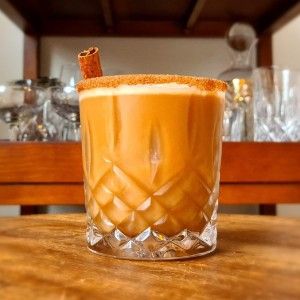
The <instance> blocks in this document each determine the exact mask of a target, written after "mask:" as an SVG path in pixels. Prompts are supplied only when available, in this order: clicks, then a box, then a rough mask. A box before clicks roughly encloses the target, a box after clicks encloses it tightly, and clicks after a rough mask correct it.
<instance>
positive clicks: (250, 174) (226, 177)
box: [0, 142, 300, 183]
mask: <svg viewBox="0 0 300 300" xmlns="http://www.w3.org/2000/svg"><path fill="white" fill-rule="evenodd" d="M0 165H1V166H2V168H0V182H2V183H26V182H27V183H30V182H34V183H36V182H40V183H43V182H44V183H45V182H48V183H53V182H56V183H63V182H69V183H81V182H82V161H81V144H80V143H34V142H33V143H11V142H1V143H0ZM4 166H5V167H4ZM221 181H222V182H224V183H270V182H273V183H280V182H282V183H286V182H290V183H293V182H295V183H297V182H300V143H251V142H243V143H230V142H229V143H223V155H222V167H221Z"/></svg>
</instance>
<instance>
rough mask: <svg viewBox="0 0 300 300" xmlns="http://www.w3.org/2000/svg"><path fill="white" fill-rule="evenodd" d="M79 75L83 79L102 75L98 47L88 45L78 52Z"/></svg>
mask: <svg viewBox="0 0 300 300" xmlns="http://www.w3.org/2000/svg"><path fill="white" fill-rule="evenodd" d="M78 62H79V66H80V71H81V75H82V77H83V78H84V79H87V78H93V77H100V76H102V69H101V63H100V56H99V49H98V48H97V47H90V48H89V49H87V50H84V51H82V52H80V53H79V54H78Z"/></svg>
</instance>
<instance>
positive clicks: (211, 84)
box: [76, 74, 227, 92]
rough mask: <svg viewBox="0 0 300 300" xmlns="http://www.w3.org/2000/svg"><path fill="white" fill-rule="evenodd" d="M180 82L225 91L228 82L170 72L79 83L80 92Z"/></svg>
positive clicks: (129, 75) (103, 78)
mask: <svg viewBox="0 0 300 300" xmlns="http://www.w3.org/2000/svg"><path fill="white" fill-rule="evenodd" d="M167 83H178V84H186V85H189V86H190V87H196V88H198V89H199V90H201V91H211V92H225V91H226V90H227V84H226V82H224V81H222V80H220V79H214V78H207V77H197V76H186V75H168V74H128V75H111V76H101V77H95V78H88V79H84V80H81V81H80V82H79V83H77V85H76V87H77V90H78V92H80V91H83V90H89V89H93V88H117V87H119V86H120V85H133V86H134V85H151V84H167Z"/></svg>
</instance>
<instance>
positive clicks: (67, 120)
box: [50, 63, 80, 141]
mask: <svg viewBox="0 0 300 300" xmlns="http://www.w3.org/2000/svg"><path fill="white" fill-rule="evenodd" d="M59 79H60V82H61V85H60V86H57V87H53V88H51V89H50V97H51V104H52V106H53V108H54V109H55V111H56V112H57V114H58V115H59V116H60V117H62V118H63V126H62V128H61V136H60V137H61V139H62V140H64V141H70V140H71V141H79V140H80V122H79V120H80V119H79V100H78V94H77V91H76V88H75V85H76V83H77V82H78V81H79V80H80V71H79V68H78V66H77V64H73V63H70V64H64V65H62V67H61V71H60V78H59Z"/></svg>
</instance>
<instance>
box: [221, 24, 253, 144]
mask: <svg viewBox="0 0 300 300" xmlns="http://www.w3.org/2000/svg"><path fill="white" fill-rule="evenodd" d="M226 40H227V45H228V47H229V53H230V57H231V65H230V67H229V68H228V69H227V70H225V71H223V72H222V73H221V74H220V75H219V79H222V80H224V81H226V82H227V83H228V90H227V92H226V99H225V112H224V121H223V140H225V141H245V140H253V123H254V122H253V101H252V79H251V76H252V61H253V53H254V51H253V50H254V49H255V45H256V42H257V39H256V34H255V31H254V29H253V27H252V26H250V25H249V24H247V23H234V24H233V25H232V26H231V27H230V29H229V31H228V34H227V36H226Z"/></svg>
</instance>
